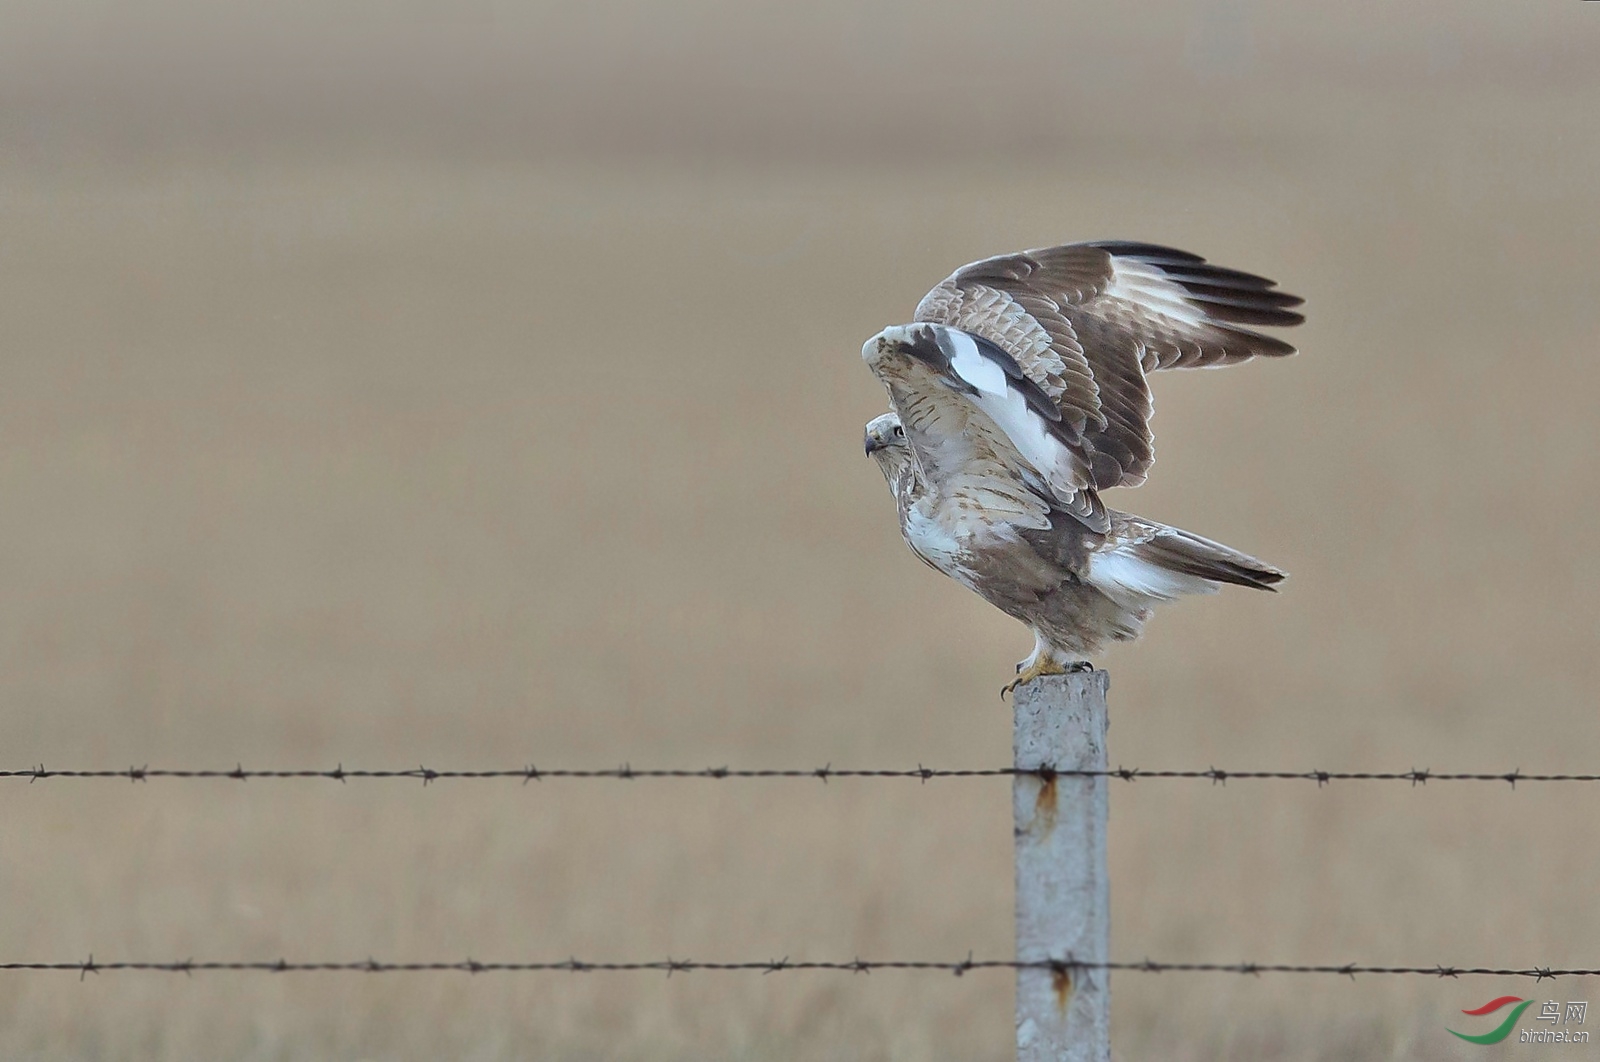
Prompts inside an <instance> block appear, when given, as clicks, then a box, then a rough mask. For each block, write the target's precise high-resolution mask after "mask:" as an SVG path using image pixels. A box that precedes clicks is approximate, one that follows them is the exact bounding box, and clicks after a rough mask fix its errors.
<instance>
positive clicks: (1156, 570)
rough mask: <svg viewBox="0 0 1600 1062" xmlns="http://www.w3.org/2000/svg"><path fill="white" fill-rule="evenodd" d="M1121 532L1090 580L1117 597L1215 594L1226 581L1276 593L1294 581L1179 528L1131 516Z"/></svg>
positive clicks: (1092, 562)
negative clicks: (1286, 580) (1286, 583)
mask: <svg viewBox="0 0 1600 1062" xmlns="http://www.w3.org/2000/svg"><path fill="white" fill-rule="evenodd" d="M1119 515H1120V514H1119ZM1118 530H1119V529H1117V528H1114V529H1113V531H1112V535H1111V537H1110V539H1109V540H1108V541H1107V543H1106V544H1107V546H1108V547H1110V548H1108V549H1104V550H1102V551H1098V552H1096V553H1093V554H1091V556H1090V558H1089V576H1088V581H1089V582H1090V583H1091V584H1093V585H1094V586H1096V587H1098V588H1099V589H1100V590H1101V591H1102V592H1104V593H1106V594H1107V595H1109V596H1111V597H1113V598H1118V599H1137V598H1143V599H1155V600H1162V601H1165V600H1171V599H1172V598H1175V597H1181V596H1183V595H1186V594H1210V593H1215V592H1216V591H1217V589H1218V587H1219V586H1220V585H1221V584H1223V583H1230V584H1232V585H1234V586H1248V587H1253V588H1255V589H1257V590H1276V589H1277V584H1279V583H1281V582H1283V580H1284V579H1286V578H1287V577H1288V576H1287V575H1286V574H1285V573H1284V572H1281V571H1279V570H1278V569H1276V568H1274V567H1272V566H1271V565H1269V564H1264V563H1263V562H1261V561H1258V560H1256V559H1255V558H1254V557H1252V556H1250V555H1249V554H1246V553H1240V552H1239V551H1238V550H1236V549H1232V548H1230V547H1228V546H1224V545H1223V544H1222V543H1220V542H1213V541H1211V540H1210V539H1208V538H1201V537H1200V536H1199V535H1193V534H1190V533H1189V532H1187V531H1181V530H1179V529H1178V528H1176V527H1165V526H1163V525H1161V524H1155V523H1148V522H1146V521H1142V520H1137V518H1129V520H1128V523H1126V524H1124V525H1123V527H1122V528H1121V529H1120V530H1122V531H1123V532H1124V534H1123V535H1118V534H1117V531H1118ZM1119 538H1120V539H1121V541H1120V542H1119V541H1117V539H1119Z"/></svg>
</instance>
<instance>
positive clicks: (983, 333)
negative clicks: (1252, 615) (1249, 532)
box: [862, 242, 1303, 681]
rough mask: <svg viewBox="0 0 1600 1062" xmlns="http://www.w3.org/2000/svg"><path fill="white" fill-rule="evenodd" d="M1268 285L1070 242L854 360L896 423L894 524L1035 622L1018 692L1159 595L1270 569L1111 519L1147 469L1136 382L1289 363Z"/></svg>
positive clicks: (952, 289)
mask: <svg viewBox="0 0 1600 1062" xmlns="http://www.w3.org/2000/svg"><path fill="white" fill-rule="evenodd" d="M1300 302H1301V300H1300V299H1298V298H1296V297H1295V296H1293V295H1288V294H1285V293H1283V292H1280V291H1277V290H1275V285H1274V284H1273V282H1272V281H1270V280H1266V279H1264V278H1262V277H1257V276H1253V275H1251V274H1249V273H1241V272H1238V271H1237V270H1232V269H1223V268H1221V267H1218V266H1213V265H1211V264H1209V263H1207V262H1206V261H1205V260H1204V259H1202V258H1200V257H1198V256H1196V255H1192V254H1188V253H1187V252H1184V251H1176V250H1173V249H1171V248H1166V247H1157V246H1154V245H1151V244H1142V243H1125V242H1106V243H1078V244H1068V245H1066V246H1062V247H1049V248H1044V249H1041V250H1034V251H1023V252H1021V253H1018V254H1010V255H1002V256H999V257H997V258H987V259H984V260H983V261H981V262H974V263H972V264H971V265H966V266H963V267H961V268H960V269H958V270H956V271H955V272H954V273H953V274H951V275H950V276H949V277H948V278H947V279H945V280H944V281H943V282H941V283H940V284H939V285H938V286H936V287H935V288H934V289H933V290H932V291H930V292H929V293H928V294H927V295H926V296H925V297H924V298H923V299H922V301H921V303H920V304H919V305H918V306H917V311H916V321H915V323H913V324H909V325H895V326H892V327H890V328H886V329H884V330H883V331H882V332H880V333H879V334H878V335H876V336H874V337H873V338H872V339H870V340H868V341H867V343H866V345H865V346H864V347H863V348H862V357H863V358H865V359H866V362H867V365H868V367H869V368H871V370H872V371H873V373H874V374H876V375H877V377H878V378H879V380H881V381H882V382H883V384H884V387H885V388H886V389H887V391H888V393H889V403H890V405H891V407H893V412H892V413H886V414H884V415H883V416H881V417H878V418H877V419H875V420H874V421H872V422H871V423H870V424H868V425H867V438H866V448H867V452H868V453H869V454H870V455H872V456H873V457H874V458H875V459H876V460H877V462H878V465H879V467H880V468H881V469H882V470H883V473H884V476H885V478H886V479H887V480H888V481H889V485H890V488H891V489H892V491H893V493H894V496H895V500H896V503H897V505H898V507H899V511H900V528H901V532H902V534H903V535H904V536H905V538H906V541H907V542H908V543H909V544H910V546H911V548H912V549H913V550H914V551H915V552H916V553H917V555H918V556H920V557H921V558H922V559H923V560H924V561H926V562H927V563H928V564H929V565H931V566H932V567H934V568H936V569H937V570H939V571H941V572H944V573H945V574H946V575H949V576H951V577H952V578H954V579H956V580H957V581H958V582H961V583H962V584H964V585H966V586H968V587H970V588H971V589H973V590H974V591H976V592H977V593H978V594H979V595H981V596H982V597H983V598H984V599H985V600H987V601H989V602H990V603H991V604H993V605H995V606H996V607H997V608H1000V609H1001V610H1003V611H1005V612H1006V613H1008V614H1009V615H1012V616H1014V617H1016V618H1017V619H1020V620H1022V621H1023V622H1024V623H1026V624H1028V625H1029V627H1031V628H1032V629H1033V632H1034V637H1035V641H1036V644H1035V649H1034V653H1033V655H1032V656H1030V657H1029V658H1028V659H1027V660H1025V661H1023V663H1022V664H1020V665H1018V669H1019V673H1020V677H1019V680H1018V681H1025V680H1026V679H1028V678H1032V677H1034V676H1035V675H1037V674H1045V673H1050V672H1054V671H1060V670H1063V669H1066V668H1068V667H1072V666H1076V665H1078V664H1080V663H1081V662H1083V661H1084V659H1085V658H1086V657H1087V656H1090V655H1093V654H1094V653H1096V652H1098V651H1099V650H1100V649H1101V648H1103V647H1104V645H1105V644H1106V643H1107V642H1110V641H1123V640H1128V639H1132V638H1135V637H1137V636H1138V634H1139V631H1140V629H1141V628H1142V627H1143V625H1144V622H1145V621H1146V620H1147V619H1148V618H1149V615H1150V609H1151V607H1152V606H1153V605H1154V604H1155V603H1156V602H1158V601H1166V600H1170V599H1172V598H1174V597H1178V596H1181V595H1184V594H1195V593H1210V592H1212V591H1214V590H1216V589H1217V587H1218V586H1219V585H1220V584H1221V583H1235V584H1239V585H1243V586H1253V587H1257V588H1260V589H1271V588H1272V587H1273V585H1274V584H1276V583H1278V582H1280V581H1282V579H1283V578H1284V575H1283V573H1282V572H1280V571H1278V570H1277V569H1275V568H1272V567H1270V566H1268V565H1265V564H1263V563H1261V562H1260V561H1258V560H1255V559H1254V558H1252V557H1249V556H1246V555H1245V554H1243V553H1240V552H1238V551H1236V550H1233V549H1229V548H1228V547H1227V546H1223V545H1221V544H1219V543H1216V542H1212V541H1210V540H1208V539H1204V538H1201V537H1199V536H1198V535H1192V534H1189V533H1188V532H1186V531H1180V530H1178V529H1177V528H1172V527H1166V526H1164V525H1162V524H1157V523H1154V522H1152V521H1148V520H1144V519H1142V518H1140V517H1137V516H1132V515H1129V514H1127V513H1120V512H1116V511H1115V510H1111V509H1107V508H1106V507H1105V505H1104V503H1103V502H1102V501H1101V500H1100V493H1099V492H1100V491H1102V490H1106V489H1108V488H1110V487H1121V486H1128V487H1134V486H1138V485H1139V484H1141V483H1143V482H1144V480H1145V477H1146V476H1147V475H1148V474H1149V471H1150V467H1151V465H1152V464H1153V463H1154V461H1155V449H1154V440H1153V436H1152V435H1151V433H1150V423H1149V422H1150V416H1151V413H1152V405H1151V398H1150V391H1149V387H1148V384H1147V377H1148V375H1149V374H1150V373H1152V372H1155V371H1157V370H1159V369H1170V368H1188V367H1198V366H1215V365H1229V364H1232V363H1234V362H1237V361H1243V360H1245V359H1246V358H1251V357H1254V356H1257V355H1264V356H1281V355H1285V354H1292V353H1294V348H1293V347H1291V346H1289V345H1288V344H1287V343H1284V342H1283V341H1282V340H1279V339H1275V338H1273V337H1270V336H1265V335H1261V334H1260V333H1258V332H1255V331H1252V330H1251V329H1252V328H1253V327H1257V326H1262V325H1277V326H1288V325H1296V324H1299V323H1300V322H1301V321H1302V320H1303V318H1302V317H1301V315H1300V314H1299V313H1297V312H1295V311H1294V310H1293V309H1292V307H1294V306H1297V305H1299V304H1300Z"/></svg>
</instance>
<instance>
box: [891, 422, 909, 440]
mask: <svg viewBox="0 0 1600 1062" xmlns="http://www.w3.org/2000/svg"><path fill="white" fill-rule="evenodd" d="M894 437H895V438H896V439H904V438H905V437H906V430H905V429H904V428H902V427H900V425H898V424H896V425H895V426H894Z"/></svg>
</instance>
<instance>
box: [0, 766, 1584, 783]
mask: <svg viewBox="0 0 1600 1062" xmlns="http://www.w3.org/2000/svg"><path fill="white" fill-rule="evenodd" d="M1022 775H1025V776H1031V777H1037V778H1043V779H1046V780H1049V779H1052V778H1114V779H1118V780H1120V781H1124V782H1134V781H1138V780H1139V779H1141V778H1167V779H1193V780H1205V781H1209V782H1211V783H1212V784H1213V785H1226V784H1227V783H1228V782H1230V781H1262V780H1271V781H1302V782H1315V783H1317V786H1318V787H1319V788H1320V787H1322V786H1324V785H1327V784H1329V783H1330V782H1408V783H1410V784H1411V785H1413V786H1418V785H1426V784H1427V783H1429V782H1504V783H1508V784H1510V785H1511V787H1512V788H1516V785H1517V783H1518V782H1600V774H1538V773H1535V774H1526V773H1523V771H1522V770H1521V769H1520V768H1518V769H1516V770H1511V771H1483V772H1471V771H1434V770H1429V769H1417V768H1413V769H1411V770H1409V771H1319V770H1309V771H1254V770H1223V769H1221V768H1218V767H1207V768H1205V769H1204V770H1199V769H1191V770H1152V769H1148V768H1142V767H1114V768H1109V769H1106V770H1058V769H1056V768H1054V767H1050V766H1043V767H1034V768H1028V767H979V768H937V767H923V766H922V765H920V764H919V765H917V766H916V767H914V768H911V767H907V768H887V769H886V768H857V767H834V766H832V765H831V764H829V765H826V766H822V767H809V768H798V767H780V768H735V767H703V768H676V767H665V768H664V767H633V766H630V765H629V764H626V763H624V764H623V765H622V766H620V767H594V768H569V767H555V768H551V767H536V766H534V765H532V764H529V765H527V766H524V767H509V768H486V769H465V770H453V769H449V768H433V767H427V766H417V767H404V768H394V769H365V768H347V767H345V766H344V765H343V764H339V765H338V766H335V767H333V768H331V769H327V768H317V767H302V768H288V769H272V768H266V769H263V768H247V767H245V766H244V765H243V764H238V765H236V766H234V767H232V768H230V769H222V768H168V767H150V766H143V767H121V768H109V767H108V768H89V769H82V768H52V767H46V766H45V765H44V764H39V765H38V766H35V767H29V768H26V769H22V770H0V779H5V778H12V779H18V778H20V779H26V780H27V781H29V782H39V781H45V780H55V779H122V780H125V781H132V782H148V781H151V780H152V779H181V780H199V779H224V780H231V781H237V782H244V781H249V780H251V779H323V780H327V781H334V782H351V781H369V780H375V779H391V780H394V779H411V780H414V781H420V782H422V783H423V784H424V785H427V784H429V783H431V782H437V781H442V780H458V779H467V780H471V779H502V780H515V781H520V782H522V783H523V784H524V785H526V784H527V783H529V782H543V781H546V780H554V779H591V780H616V781H634V780H638V779H688V778H701V779H712V780H725V779H751V778H811V779H818V780H820V781H822V782H828V781H830V780H832V779H835V778H909V779H917V780H919V781H923V782H927V781H930V780H932V779H936V778H1001V777H1017V776H1022Z"/></svg>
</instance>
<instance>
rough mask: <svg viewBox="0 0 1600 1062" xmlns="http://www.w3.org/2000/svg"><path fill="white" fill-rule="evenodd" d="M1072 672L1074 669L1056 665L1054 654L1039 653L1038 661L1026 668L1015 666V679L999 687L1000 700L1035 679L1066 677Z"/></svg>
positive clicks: (1019, 665)
mask: <svg viewBox="0 0 1600 1062" xmlns="http://www.w3.org/2000/svg"><path fill="white" fill-rule="evenodd" d="M1073 670H1075V668H1068V667H1062V666H1061V665H1060V664H1059V663H1057V662H1056V661H1055V659H1054V654H1052V653H1040V654H1039V655H1038V659H1036V660H1034V662H1033V663H1031V664H1029V665H1028V666H1027V667H1023V666H1022V665H1021V664H1018V665H1017V677H1016V678H1014V679H1012V680H1011V681H1010V682H1008V683H1006V684H1005V685H1004V686H1001V687H1000V699H1001V700H1005V697H1006V694H1008V693H1011V692H1013V691H1015V690H1016V688H1017V687H1018V686H1023V685H1026V684H1027V683H1029V682H1032V681H1033V680H1034V679H1036V678H1041V677H1043V676H1045V675H1066V674H1070V673H1071V672H1072V671H1073Z"/></svg>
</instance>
